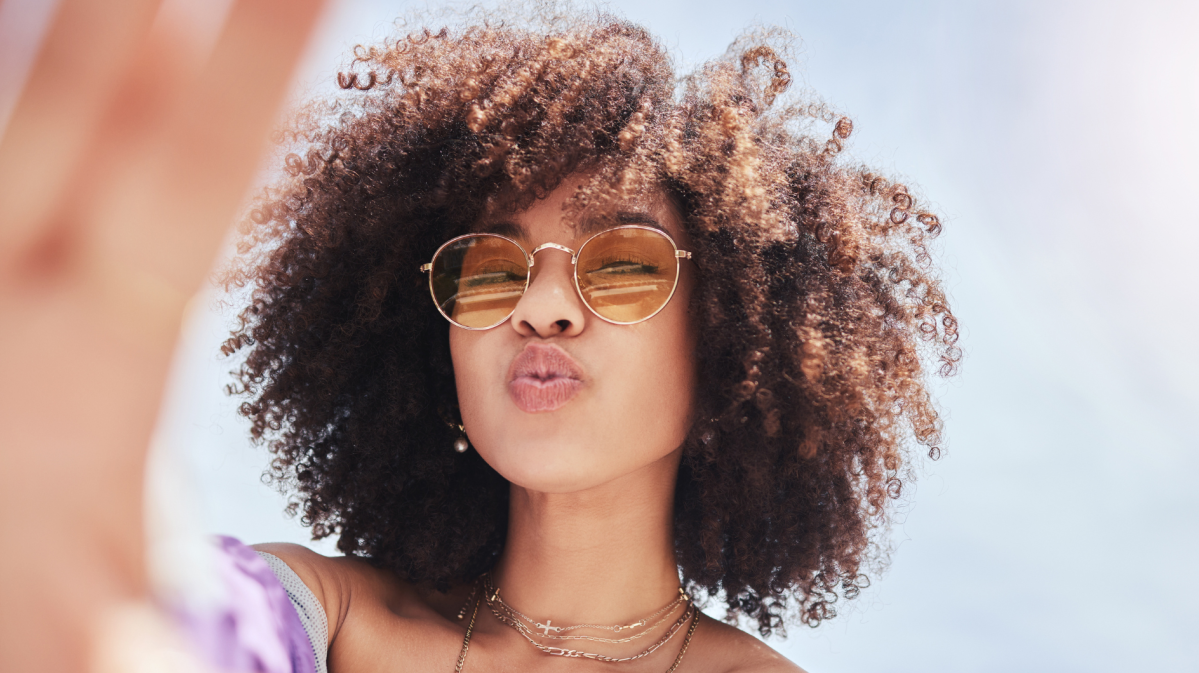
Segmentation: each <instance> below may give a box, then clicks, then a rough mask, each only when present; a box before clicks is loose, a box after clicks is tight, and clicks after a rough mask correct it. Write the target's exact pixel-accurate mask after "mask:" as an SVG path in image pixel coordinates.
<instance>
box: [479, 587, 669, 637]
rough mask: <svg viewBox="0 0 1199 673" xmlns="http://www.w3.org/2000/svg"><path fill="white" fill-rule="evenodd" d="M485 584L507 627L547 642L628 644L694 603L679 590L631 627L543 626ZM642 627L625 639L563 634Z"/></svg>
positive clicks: (490, 603)
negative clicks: (682, 607)
mask: <svg viewBox="0 0 1199 673" xmlns="http://www.w3.org/2000/svg"><path fill="white" fill-rule="evenodd" d="M482 584H483V591H484V592H485V595H487V596H488V600H487V604H488V607H490V608H491V611H492V612H496V611H497V610H498V611H499V612H503V613H504V615H505V616H506V617H508V619H503V618H501V621H503V622H504V623H506V624H509V625H510V626H513V627H514V628H516V629H517V630H518V631H520V632H521V633H522V635H525V636H526V637H528V636H532V635H535V636H537V637H538V638H541V639H545V640H590V641H592V642H597V643H608V644H621V643H629V642H632V641H634V640H637V639H638V638H641V637H643V636H645V635H647V634H649V633H652V632H653V630H654V629H655V628H657V627H658V626H660V625H661V624H662V623H663V622H665V621H666V620H667V619H669V618H670V615H671V614H672V613H673V612H674V610H675V609H676V608H677V607H678V605H679V603H690V600H691V597H690V596H688V595H687V594H686V593H685V592H684V591H683V589H682V588H681V587H680V588H679V595H678V596H677V597H675V599H674V600H673V601H671V602H670V603H669V604H668V605H667V606H666V607H664V608H662V609H661V610H658V611H657V612H655V613H654V614H652V615H650V616H648V617H644V618H642V619H639V620H637V621H635V622H633V623H632V624H618V625H615V626H605V625H602V624H577V625H574V626H553V620H546V623H545V624H542V623H540V622H538V621H536V620H535V619H533V618H532V617H529V616H528V615H526V614H525V613H523V612H521V611H520V610H517V609H516V608H514V607H512V606H511V605H508V603H506V602H505V601H504V599H503V598H502V597H501V596H500V590H499V589H497V588H495V586H494V585H492V584H491V577H490V576H486V577H484V579H483V583H482ZM473 595H474V594H473V593H472V594H471V596H472V597H473ZM465 610H466V608H465V606H464V607H463V611H464V612H465ZM686 615H687V611H686V610H684V611H683V616H682V617H680V620H679V621H680V624H681V623H682V622H683V621H684V620H685V618H686ZM496 616H497V617H500V615H498V614H497V615H496ZM659 616H660V617H661V619H658V621H656V622H654V623H653V624H650V623H649V622H650V620H651V619H654V618H655V617H659ZM461 618H462V616H461V614H460V615H459V619H461ZM509 620H510V621H509ZM525 622H527V623H525ZM647 624H648V626H646V625H647ZM643 626H644V627H645V630H644V631H641V632H640V633H635V634H633V635H631V636H628V637H625V638H602V637H599V636H581V635H562V634H569V632H570V631H574V630H576V629H599V630H604V631H614V632H616V633H620V632H621V631H628V630H630V629H636V628H640V627H643ZM676 628H677V626H676ZM534 631H541V633H534ZM551 631H553V632H554V633H553V634H551V633H550V632H551Z"/></svg>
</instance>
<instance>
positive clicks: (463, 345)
mask: <svg viewBox="0 0 1199 673" xmlns="http://www.w3.org/2000/svg"><path fill="white" fill-rule="evenodd" d="M487 336H489V334H488V333H487V332H472V331H468V330H463V329H458V328H454V327H451V328H450V358H451V360H452V362H453V365H454V385H455V387H456V388H457V390H458V406H459V410H460V411H461V414H462V420H463V421H464V422H465V423H466V425H467V427H468V429H469V427H470V425H471V423H470V422H469V421H470V418H471V417H477V416H478V412H479V409H480V406H482V405H484V404H485V402H486V399H487V396H488V394H491V395H492V396H494V394H495V392H496V391H489V390H488V388H489V386H491V385H492V384H491V381H490V379H494V378H495V377H494V376H493V375H491V374H492V373H491V371H490V368H491V366H493V365H494V363H495V362H497V361H499V360H500V359H501V357H500V354H499V353H498V352H492V351H495V350H496V349H495V346H494V344H491V343H489V340H488V339H487V338H486V337H487Z"/></svg>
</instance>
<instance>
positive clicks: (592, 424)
mask: <svg viewBox="0 0 1199 673" xmlns="http://www.w3.org/2000/svg"><path fill="white" fill-rule="evenodd" d="M580 182H581V180H580V179H578V178H575V179H571V180H566V181H564V182H563V184H562V186H560V187H559V188H558V189H557V190H555V191H554V192H552V193H551V194H550V195H549V196H548V197H547V198H546V199H544V200H541V201H537V202H536V203H535V204H534V205H533V207H532V208H530V209H529V210H527V211H525V212H523V213H518V214H514V215H512V216H511V217H509V218H507V219H506V220H500V221H496V222H489V223H485V224H484V225H483V226H481V227H480V229H481V230H485V231H486V230H493V231H497V232H499V233H504V234H506V235H509V236H510V237H512V238H515V239H516V240H518V241H519V242H520V243H521V245H522V246H524V248H525V250H529V251H531V250H533V249H534V248H536V247H537V246H539V245H541V244H543V243H557V244H560V245H564V246H566V247H568V248H571V249H573V250H578V248H579V246H580V245H581V244H582V243H583V242H584V241H585V240H587V238H588V237H589V236H591V235H592V234H593V233H595V231H594V230H591V229H590V228H588V227H587V222H588V218H587V217H584V218H581V220H580V221H581V222H582V225H581V226H580V227H578V228H577V229H576V228H575V227H572V226H571V225H569V224H567V223H565V222H563V212H562V204H563V203H564V202H565V201H566V200H567V199H568V198H569V197H570V196H571V195H572V194H573V193H574V191H575V189H576V187H577V186H578V185H579V184H580ZM613 214H614V215H616V216H617V217H618V218H619V220H620V221H622V222H625V223H636V224H647V225H649V226H660V227H661V228H662V229H664V230H665V231H666V232H667V233H668V234H670V236H671V237H672V238H674V240H675V241H676V242H677V244H678V246H679V247H680V248H681V249H683V250H687V249H688V247H687V241H686V239H685V238H683V231H682V223H681V221H680V218H679V215H678V213H677V212H676V209H675V208H674V207H672V205H671V204H670V202H669V200H668V199H666V198H665V197H664V196H660V197H659V198H655V199H651V200H649V201H647V202H630V203H625V204H621V205H619V206H618V207H617V208H616V213H613ZM680 266H681V268H680V277H679V284H678V288H677V290H676V291H675V294H674V297H673V298H672V299H671V300H670V302H669V303H668V304H667V305H666V307H665V308H664V309H662V311H661V312H659V313H658V314H657V315H655V316H654V317H652V318H650V319H649V320H646V321H644V322H641V323H637V324H635V325H614V324H611V323H609V322H606V321H604V320H602V319H600V318H599V317H597V316H596V315H595V314H594V313H592V312H591V311H590V310H589V309H588V308H587V306H586V305H584V304H583V302H582V300H581V299H580V298H579V295H578V293H577V292H576V291H575V287H574V281H573V276H572V267H571V264H570V255H569V254H567V253H565V252H562V251H559V250H554V249H546V250H543V251H542V252H539V253H537V256H536V264H535V265H534V267H533V276H532V279H531V282H530V284H529V288H528V290H527V291H526V292H525V294H524V296H523V297H522V298H521V300H520V303H519V304H517V307H516V311H515V313H513V314H512V317H511V318H510V319H509V320H508V321H507V322H505V323H504V324H502V325H500V326H498V327H495V328H492V329H489V330H482V331H471V330H465V329H461V328H459V327H456V326H451V327H450V353H451V355H452V357H453V361H454V378H455V381H456V382H457V386H458V401H459V406H460V408H461V411H462V420H463V424H464V425H465V427H466V433H467V435H468V437H469V438H470V443H471V446H473V447H474V448H475V450H477V451H478V452H479V454H480V455H481V456H482V457H483V459H484V460H486V461H487V463H488V464H490V465H491V466H492V467H493V468H495V470H496V471H497V472H499V473H500V474H501V475H503V477H504V478H505V479H507V480H508V481H510V482H512V483H514V484H516V485H518V486H522V487H524V488H527V489H530V490H533V491H540V492H546V493H570V492H576V491H581V490H584V489H587V488H591V487H594V486H599V485H602V484H604V483H607V482H609V481H612V480H613V479H616V478H618V477H622V476H624V475H627V474H631V473H633V472H635V471H637V470H639V469H641V468H644V467H646V466H648V465H650V464H653V463H656V462H657V461H659V460H661V459H663V458H665V457H667V456H668V455H670V454H672V453H673V452H675V451H676V450H677V449H678V448H679V446H680V445H681V444H682V442H683V439H684V438H685V436H686V434H687V430H688V428H689V426H690V421H691V409H692V399H693V396H694V392H695V391H694V388H695V355H694V353H695V348H694V342H695V333H694V332H695V330H694V328H693V325H692V321H691V318H690V316H689V314H688V310H687V307H688V304H689V303H690V297H691V288H692V285H693V284H694V276H693V271H694V270H693V269H692V268H690V267H691V263H690V262H687V261H683V262H682V263H681V265H680ZM447 450H449V449H448V447H447Z"/></svg>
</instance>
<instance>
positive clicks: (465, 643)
mask: <svg viewBox="0 0 1199 673" xmlns="http://www.w3.org/2000/svg"><path fill="white" fill-rule="evenodd" d="M480 580H482V578H480ZM680 591H682V590H681V589H680ZM476 593H482V594H483V595H481V596H479V598H478V599H477V600H476V601H475V609H474V611H472V612H471V615H470V622H469V623H468V624H467V625H466V635H465V636H463V638H462V651H461V652H459V653H458V663H457V665H456V666H454V673H462V667H463V666H464V665H465V664H466V653H467V651H468V650H470V636H471V633H472V632H473V631H474V628H475V619H476V618H477V617H478V616H479V606H480V605H481V604H482V603H483V601H484V600H485V599H487V592H485V591H484V592H479V591H478V585H476V588H475V589H474V590H472V591H471V594H470V597H471V598H473V597H474V595H475V594H476ZM497 595H498V592H497ZM684 596H686V594H684ZM687 602H688V605H687V610H685V611H684V612H683V617H687V616H688V615H691V626H690V627H688V628H687V635H685V636H683V646H682V647H680V648H679V653H678V654H677V655H676V656H675V658H674V663H672V664H671V665H670V668H668V669H666V673H674V671H675V669H677V668H678V667H679V664H681V663H682V662H683V655H684V654H686V653H687V646H688V645H690V644H691V636H692V634H694V633H695V627H696V626H698V625H699V616H700V612H699V609H698V608H696V607H695V605H694V604H692V603H691V597H690V596H687ZM469 604H470V603H469V599H468V602H467V605H469ZM489 605H490V604H489ZM492 612H493V614H494V613H495V610H494V609H493V610H492ZM465 616H466V605H464V606H462V610H460V611H459V612H458V618H459V619H462V618H463V617H465ZM496 617H497V618H500V616H499V615H498V614H496ZM500 621H501V622H504V623H505V624H508V625H509V626H511V624H510V623H509V622H506V621H504V620H503V619H502V618H500ZM681 622H682V620H680V622H679V623H681ZM517 630H518V631H519V629H517ZM677 631H678V629H677V628H675V627H673V626H672V628H671V631H670V632H669V633H668V634H667V636H666V637H665V638H663V640H662V641H660V642H659V643H656V644H655V645H654V646H652V648H651V649H650V650H649V651H646V652H643V653H642V654H639V655H637V656H635V657H629V658H626V659H613V658H611V657H603V656H602V655H594V656H593V657H587V658H594V659H596V660H598V661H606V662H620V661H632V660H633V659H640V658H641V657H644V656H646V655H648V654H649V653H650V652H653V651H654V650H657V649H658V648H659V647H661V646H662V645H664V644H666V641H668V640H670V638H671V637H673V636H674V634H675V633H676V632H677ZM521 635H524V633H523V632H522V633H521ZM525 638H526V640H528V641H529V642H531V643H532V644H533V645H536V646H537V647H538V649H541V650H542V651H543V652H546V653H547V654H555V653H554V652H552V651H550V650H561V654H560V656H573V657H584V656H586V653H581V652H577V651H575V650H562V648H546V647H544V646H542V645H541V644H540V643H537V642H536V641H534V640H532V639H531V638H529V637H528V636H527V635H526V636H525Z"/></svg>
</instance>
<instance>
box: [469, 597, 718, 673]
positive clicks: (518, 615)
mask: <svg viewBox="0 0 1199 673" xmlns="http://www.w3.org/2000/svg"><path fill="white" fill-rule="evenodd" d="M483 603H486V604H487V608H488V609H489V610H491V614H492V615H494V616H495V618H496V619H498V620H499V621H500V622H501V623H503V624H505V625H507V626H508V627H509V628H512V629H513V630H515V631H516V632H517V633H519V634H520V635H521V636H522V637H524V639H525V640H526V641H527V642H528V643H529V644H530V645H532V646H533V647H535V648H537V649H538V650H540V651H542V652H544V653H546V654H549V655H553V656H558V657H573V658H580V659H592V660H595V661H603V662H606V663H612V664H615V663H622V662H627V661H634V660H637V659H641V658H643V657H648V656H649V655H651V654H653V653H654V652H656V651H657V650H658V649H659V648H661V647H662V646H663V645H665V644H666V643H668V642H670V640H671V639H672V638H674V636H675V634H677V633H678V632H679V631H680V630H681V629H682V627H683V625H685V624H687V622H688V620H690V622H691V625H690V627H689V628H688V629H687V634H686V635H685V636H684V637H683V646H682V647H681V648H680V649H679V653H678V656H676V657H675V659H674V663H673V664H671V666H670V668H669V669H667V670H666V673H674V670H675V669H676V668H678V667H679V663H681V662H682V661H683V654H685V653H686V652H687V646H688V645H689V644H690V643H691V634H693V633H695V627H696V625H697V624H698V623H699V609H698V608H696V607H695V604H694V603H693V602H692V600H691V597H690V596H688V595H687V593H686V592H684V591H683V590H682V589H681V588H680V589H679V595H678V596H676V597H675V599H674V600H673V601H671V602H670V603H668V604H667V605H666V606H665V607H663V608H662V609H660V610H658V611H657V612H655V613H653V614H652V615H649V616H648V617H643V618H641V619H638V620H637V621H635V622H632V623H630V624H614V625H606V624H574V625H568V626H561V625H559V626H555V625H554V623H553V620H552V619H547V620H545V623H544V624H542V623H541V622H539V621H537V620H535V619H533V618H531V617H529V616H528V615H526V614H524V613H523V612H521V611H520V610H517V609H516V608H514V607H512V606H511V605H508V604H507V603H505V602H504V599H503V598H501V597H500V590H499V589H498V588H496V586H495V585H494V584H493V583H492V580H491V573H487V574H485V575H483V576H482V577H480V578H479V581H478V583H476V584H475V587H474V589H473V590H472V591H471V594H470V596H469V597H468V598H467V599H466V603H465V604H464V605H463V606H462V610H460V611H459V612H458V619H464V618H465V617H466V612H467V610H469V609H470V607H471V605H472V604H473V605H474V610H473V611H472V612H471V615H470V622H469V623H467V626H466V636H465V637H464V638H463V639H462V651H461V652H460V653H459V654H458V665H457V666H455V667H454V673H462V667H463V665H465V663H466V652H467V650H469V649H470V636H471V632H472V631H473V630H474V626H475V619H476V617H478V614H479V606H480V605H482V604H483ZM680 605H682V606H683V613H682V614H681V615H680V616H679V617H678V618H677V619H676V620H675V621H674V622H672V623H671V624H670V626H669V627H668V628H667V629H666V632H665V633H664V634H662V636H661V637H660V638H658V640H657V641H655V642H654V643H653V644H651V645H649V646H648V647H646V648H645V649H643V650H642V651H640V652H638V653H637V654H634V655H632V656H628V657H610V656H607V655H603V654H596V653H594V652H584V651H582V650H572V649H567V648H564V647H557V646H553V645H546V644H544V643H541V642H538V639H541V640H551V641H554V640H557V641H562V640H589V641H592V642H597V643H606V644H621V643H630V642H632V641H634V640H637V639H638V638H641V637H643V636H646V635H648V634H650V633H652V632H653V631H654V630H655V629H657V628H658V627H659V626H661V625H662V624H663V623H665V622H666V621H667V620H669V619H670V617H671V616H672V615H673V614H674V612H675V611H676V610H677V609H678V608H679V606H680ZM655 620H656V621H655ZM651 622H652V623H651ZM580 629H591V630H596V631H610V632H612V633H614V634H621V633H630V635H628V636H625V637H623V638H609V637H602V636H591V635H572V634H573V632H574V631H577V630H580Z"/></svg>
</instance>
